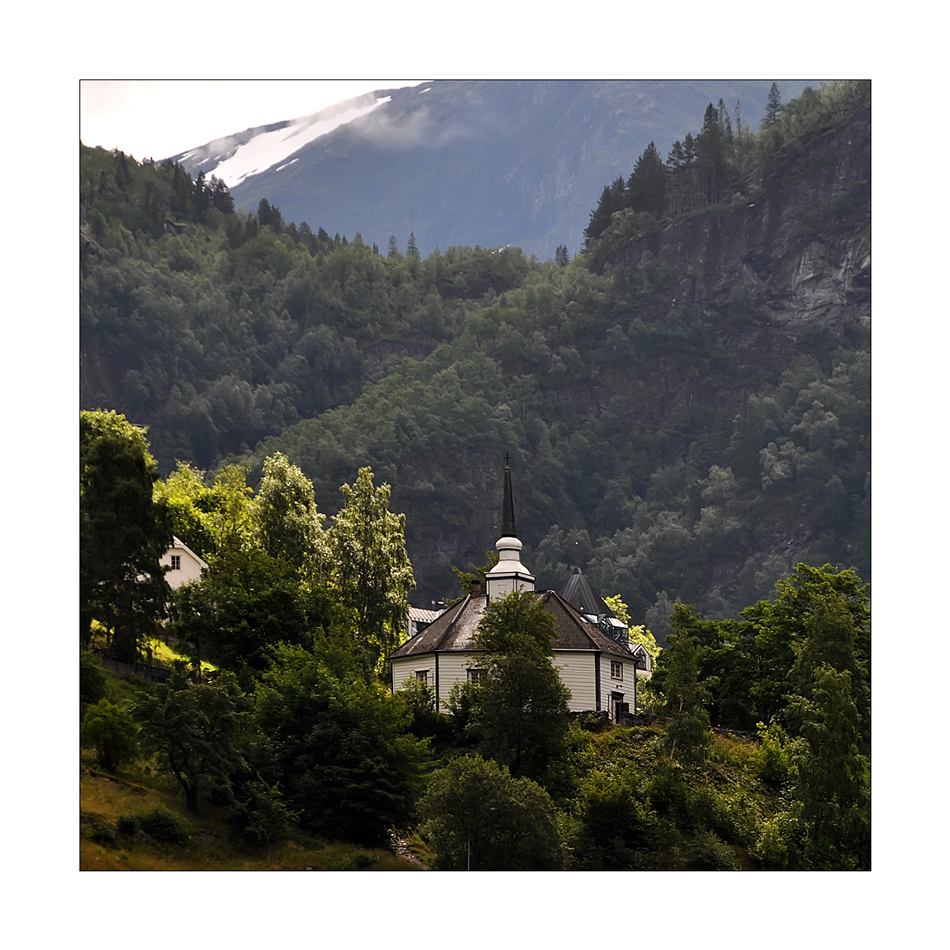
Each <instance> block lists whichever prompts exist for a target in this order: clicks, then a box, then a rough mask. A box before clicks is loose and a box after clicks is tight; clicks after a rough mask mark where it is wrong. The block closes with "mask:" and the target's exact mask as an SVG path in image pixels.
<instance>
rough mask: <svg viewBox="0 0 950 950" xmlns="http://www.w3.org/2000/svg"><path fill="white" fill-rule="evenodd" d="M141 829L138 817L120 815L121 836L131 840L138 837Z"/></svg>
mask: <svg viewBox="0 0 950 950" xmlns="http://www.w3.org/2000/svg"><path fill="white" fill-rule="evenodd" d="M140 828H141V822H140V821H139V816H138V815H120V816H119V834H120V835H125V836H126V837H129V838H131V837H132V836H133V835H137V834H138V833H139V830H140Z"/></svg>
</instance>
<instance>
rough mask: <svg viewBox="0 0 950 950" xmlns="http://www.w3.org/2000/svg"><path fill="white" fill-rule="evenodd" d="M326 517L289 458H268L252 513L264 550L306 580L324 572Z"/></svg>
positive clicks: (311, 486) (308, 483)
mask: <svg viewBox="0 0 950 950" xmlns="http://www.w3.org/2000/svg"><path fill="white" fill-rule="evenodd" d="M325 517H326V516H325V515H322V514H319V513H318V512H317V505H316V502H314V500H313V483H312V482H311V481H310V479H308V478H306V477H305V476H304V474H303V472H301V471H300V469H299V468H298V467H297V466H296V465H291V463H290V461H289V460H288V459H287V456H286V455H282V454H281V453H280V452H278V453H276V454H274V455H272V456H270V457H268V458H267V459H266V460H265V462H264V475H263V478H262V479H261V487H260V490H259V491H258V493H257V497H256V498H255V499H254V506H253V514H252V518H253V520H254V525H255V528H256V529H257V532H258V535H259V538H260V543H261V547H262V548H263V549H264V551H265V552H266V553H267V554H268V555H270V556H271V557H272V558H274V559H276V560H278V561H282V562H284V563H285V564H287V566H288V567H289V569H290V570H291V571H293V572H295V573H296V574H297V575H298V576H300V577H302V578H308V577H310V576H312V575H314V574H316V573H318V572H320V571H322V569H323V564H324V561H325V560H326V557H327V553H328V552H327V543H326V540H325V538H324V536H323V530H322V527H321V526H322V524H323V521H324V519H325Z"/></svg>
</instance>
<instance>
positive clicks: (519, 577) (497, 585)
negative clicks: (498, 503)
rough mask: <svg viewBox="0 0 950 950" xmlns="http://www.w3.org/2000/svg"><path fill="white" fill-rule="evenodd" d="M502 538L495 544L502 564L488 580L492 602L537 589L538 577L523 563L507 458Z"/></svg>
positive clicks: (497, 566) (492, 570)
mask: <svg viewBox="0 0 950 950" xmlns="http://www.w3.org/2000/svg"><path fill="white" fill-rule="evenodd" d="M502 512H503V514H502V527H501V530H502V532H503V533H502V536H501V537H500V538H499V539H498V540H497V541H496V542H495V547H496V548H497V550H498V563H497V564H496V565H495V566H494V567H493V568H492V569H491V570H490V571H489V572H488V575H487V576H486V578H485V581H486V585H487V589H486V591H485V593H486V594H488V599H489V600H491V599H492V598H493V597H504V596H505V595H506V594H510V593H511V592H512V591H515V590H534V575H533V574H531V573H530V572H529V571H528V569H527V568H526V567H525V566H524V564H522V563H521V547H522V545H521V542H520V541H519V540H518V538H517V537H516V536H515V531H516V528H515V506H514V502H513V500H512V495H511V468H510V467H509V465H508V459H507V457H506V458H505V497H504V502H503V505H502Z"/></svg>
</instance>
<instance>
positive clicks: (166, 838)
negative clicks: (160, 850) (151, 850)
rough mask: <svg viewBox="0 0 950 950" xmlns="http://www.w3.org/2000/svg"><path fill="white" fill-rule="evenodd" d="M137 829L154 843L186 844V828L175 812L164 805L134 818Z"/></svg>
mask: <svg viewBox="0 0 950 950" xmlns="http://www.w3.org/2000/svg"><path fill="white" fill-rule="evenodd" d="M135 817H136V819H137V824H138V827H139V828H141V829H142V831H143V832H144V833H145V834H146V835H148V836H149V837H150V838H152V839H154V840H155V841H160V842H162V843H163V844H178V845H184V844H188V826H187V825H186V824H185V823H184V821H182V819H181V818H180V817H179V816H178V815H176V814H175V812H173V811H171V810H170V809H168V808H166V807H165V806H164V805H157V806H156V807H155V808H153V809H151V811H147V812H145V813H143V814H141V815H136V816H135Z"/></svg>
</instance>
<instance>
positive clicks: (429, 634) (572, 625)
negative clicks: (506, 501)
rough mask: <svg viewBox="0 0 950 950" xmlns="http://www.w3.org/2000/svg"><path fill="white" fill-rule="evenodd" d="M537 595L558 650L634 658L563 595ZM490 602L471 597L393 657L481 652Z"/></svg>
mask: <svg viewBox="0 0 950 950" xmlns="http://www.w3.org/2000/svg"><path fill="white" fill-rule="evenodd" d="M537 596H538V597H539V598H540V600H541V605H542V607H543V608H544V609H545V610H546V611H547V612H548V613H549V614H551V616H552V617H554V649H555V651H567V650H572V651H573V650H590V651H598V652H601V653H610V654H614V655H616V656H622V657H625V658H626V659H630V651H629V650H627V649H626V647H624V646H623V644H621V643H617V641H616V640H613V639H612V638H611V637H608V636H607V634H605V633H604V632H603V631H602V630H601V629H600V628H599V627H597V626H595V625H594V624H592V623H588V622H587V621H586V620H585V619H584V618H583V616H581V614H580V613H578V611H576V610H575V609H574V608H573V607H572V606H571V605H570V604H569V603H568V602H567V601H566V600H564V598H563V597H561V595H560V594H557V593H555V591H553V590H548V591H539V592H538V593H537ZM487 602H488V599H487V597H486V595H485V594H469V595H468V596H467V597H465V598H464V599H463V600H461V601H459V602H458V603H457V604H455V605H454V606H452V607H449V608H448V610H446V611H445V613H443V614H442V615H441V616H440V617H439V618H438V619H437V620H435V621H433V622H432V623H431V624H430V625H429V626H428V627H426V629H425V630H423V631H422V632H421V633H418V634H416V636H414V637H413V638H412V639H411V640H409V641H407V642H406V643H404V644H403V645H402V646H401V647H399V649H398V650H396V651H395V653H393V654H392V657H391V658H392V659H399V658H400V657H407V656H421V655H422V654H426V653H471V652H478V647H477V646H475V634H476V631H477V629H478V622H479V620H481V617H482V614H483V613H484V611H485V606H486V604H487Z"/></svg>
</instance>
